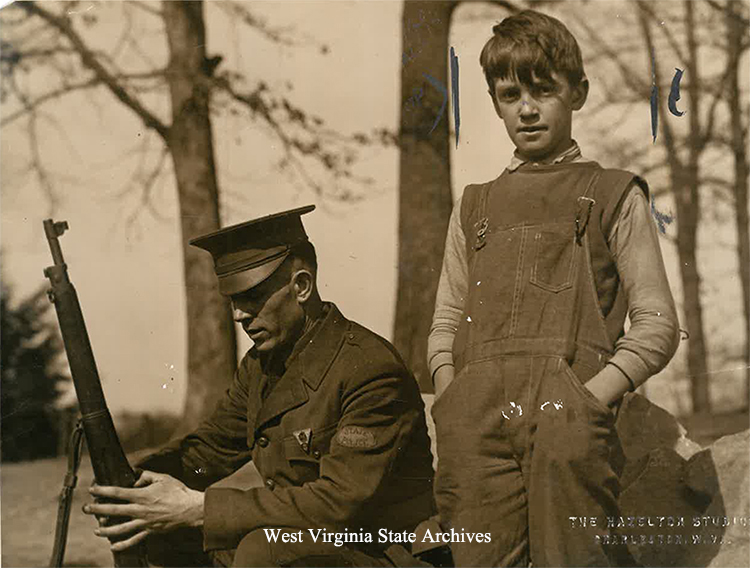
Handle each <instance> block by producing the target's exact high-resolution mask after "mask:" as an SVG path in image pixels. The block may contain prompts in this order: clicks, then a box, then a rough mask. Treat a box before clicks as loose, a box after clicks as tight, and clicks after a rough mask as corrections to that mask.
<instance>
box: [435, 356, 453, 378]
mask: <svg viewBox="0 0 750 568" xmlns="http://www.w3.org/2000/svg"><path fill="white" fill-rule="evenodd" d="M445 365H450V366H451V367H452V366H453V355H452V354H451V353H445V352H442V353H436V354H435V355H434V356H433V357H432V359H430V377H432V378H433V380H434V378H435V373H437V370H438V369H439V368H440V367H444V366H445Z"/></svg>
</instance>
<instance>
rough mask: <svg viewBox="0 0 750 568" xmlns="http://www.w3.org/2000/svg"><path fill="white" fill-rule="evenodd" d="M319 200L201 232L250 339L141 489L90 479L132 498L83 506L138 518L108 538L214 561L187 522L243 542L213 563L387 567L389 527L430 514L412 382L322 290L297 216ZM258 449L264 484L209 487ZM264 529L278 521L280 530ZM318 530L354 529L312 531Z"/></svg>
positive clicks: (181, 559) (107, 532) (230, 545)
mask: <svg viewBox="0 0 750 568" xmlns="http://www.w3.org/2000/svg"><path fill="white" fill-rule="evenodd" d="M313 209H314V206H308V207H302V208H299V209H295V210H292V211H287V212H284V213H279V214H276V215H271V216H268V217H264V218H261V219H257V220H253V221H249V222H247V223H242V224H240V225H235V226H232V227H228V228H226V229H223V230H220V231H218V232H215V233H212V234H209V235H206V236H203V237H200V238H197V239H194V240H193V241H191V244H193V245H195V246H198V247H200V248H203V249H205V250H207V251H209V252H210V253H211V254H212V255H213V259H214V263H215V269H216V274H217V276H218V279H219V289H220V291H221V293H222V294H224V295H227V296H229V297H230V298H231V300H232V305H233V309H234V319H235V321H237V322H239V323H240V324H241V325H242V327H243V329H244V330H245V332H246V333H247V334H248V336H249V337H250V338H251V339H252V340H253V342H254V343H255V345H254V346H253V348H252V349H250V350H249V351H248V352H247V354H246V355H245V357H244V358H243V359H242V362H241V363H240V366H239V369H238V371H237V373H236V375H235V378H234V381H233V383H232V385H231V387H230V388H229V389H228V390H227V392H226V394H225V396H224V398H223V399H222V400H221V401H220V403H219V404H218V406H217V408H216V410H215V411H214V413H213V414H212V415H211V417H210V418H208V419H207V420H206V421H205V422H203V424H202V425H201V426H200V427H199V428H198V429H197V430H196V431H195V432H194V433H192V434H190V435H189V436H187V437H186V438H184V439H182V440H180V441H178V442H175V443H172V444H171V445H169V446H168V447H167V448H165V449H164V450H162V451H160V452H158V453H156V454H155V455H153V456H151V457H149V458H147V459H146V460H145V461H144V462H143V463H142V464H140V467H142V468H143V469H144V470H146V471H143V473H142V474H141V476H140V479H139V481H138V482H137V484H136V487H135V488H133V489H122V488H114V487H99V486H94V487H93V488H92V493H93V495H94V496H96V497H109V498H116V499H120V500H122V501H123V502H124V503H123V504H102V503H95V504H88V505H86V506H85V508H84V510H85V511H86V512H87V513H89V514H94V515H97V516H100V517H101V516H116V515H123V516H128V517H130V518H131V519H132V520H129V521H127V522H123V523H121V524H117V525H114V526H109V527H103V526H102V527H100V528H98V529H97V530H96V531H95V532H96V534H98V535H100V536H103V537H115V538H116V539H118V538H119V539H122V540H120V541H119V542H116V543H115V544H113V545H112V548H113V549H115V550H120V549H124V548H127V547H129V546H132V545H134V544H135V543H137V542H140V541H141V540H143V539H145V538H147V537H148V543H149V552H150V553H151V552H152V551H154V550H157V549H158V548H159V544H161V548H162V550H163V549H164V548H165V546H166V548H170V547H172V546H179V547H182V548H184V550H183V554H182V555H174V554H173V555H172V562H174V563H176V564H180V565H186V564H195V563H198V564H200V563H207V562H210V561H211V560H209V559H208V558H207V557H205V556H202V555H201V550H200V547H198V550H195V549H193V550H190V547H189V535H190V534H191V531H192V533H198V531H200V533H198V534H201V533H202V540H203V543H202V544H203V549H205V550H206V551H216V550H232V551H233V555H232V553H230V554H226V553H221V554H214V555H213V556H212V559H213V561H214V562H216V563H221V562H225V563H227V560H231V559H232V556H233V561H232V562H233V564H232V565H234V566H271V565H297V566H301V565H306V564H310V565H312V564H314V565H316V566H343V565H347V566H350V565H360V566H363V565H370V566H378V565H385V566H388V565H392V563H393V559H392V558H391V556H392V554H388V553H387V551H386V548H387V547H388V543H385V544H381V543H378V542H377V541H378V538H377V535H378V533H379V531H380V530H381V529H387V530H390V531H405V530H406V531H411V530H413V529H414V528H415V527H416V525H417V524H418V523H419V522H420V521H422V520H424V519H426V518H428V517H430V516H431V515H432V513H433V498H432V478H433V470H432V455H431V453H430V442H429V438H428V435H427V427H426V423H425V416H424V407H423V403H422V399H421V397H420V393H419V390H418V388H417V384H416V381H415V380H414V378H413V377H412V376H411V374H410V373H409V371H408V370H407V369H406V367H405V366H404V363H403V361H402V360H401V358H400V357H399V355H398V353H397V352H396V351H395V349H394V348H393V346H391V345H390V344H389V343H388V342H387V341H386V340H385V339H383V338H381V337H379V336H377V335H375V334H374V333H373V332H371V331H369V330H367V329H365V328H364V327H362V326H361V325H358V324H356V323H354V322H352V321H349V320H347V319H346V318H345V317H344V316H343V315H342V314H341V312H340V311H339V310H338V308H337V307H336V306H335V305H334V304H332V303H328V302H323V301H322V300H321V299H320V296H319V294H318V288H317V284H316V273H317V261H316V256H315V249H314V247H313V245H312V243H310V242H309V241H308V239H307V235H306V234H305V230H304V228H303V225H302V221H301V219H300V216H301V215H303V214H305V213H308V212H310V211H312V210H313ZM250 460H252V462H253V463H254V464H255V467H256V468H257V470H258V472H259V473H260V475H261V476H262V479H263V485H262V486H260V487H252V488H246V489H237V488H227V487H209V486H210V485H212V484H213V483H214V482H216V481H217V480H220V479H222V478H225V477H226V476H228V475H230V474H231V473H232V472H234V471H236V470H237V469H238V468H240V467H241V466H243V465H244V464H246V463H247V462H248V461H250ZM157 472H160V473H157ZM270 528H273V529H278V528H280V529H282V530H281V533H276V534H278V536H277V538H276V539H274V538H273V536H272V533H271V532H270V531H269V530H266V531H264V529H270ZM308 529H313V532H316V531H317V530H318V529H321V530H320V531H318V535H321V534H323V533H329V534H330V533H332V532H339V533H344V534H348V535H350V536H349V538H348V541H352V540H353V541H355V542H347V543H346V544H344V545H343V546H337V545H336V544H335V543H334V542H327V543H326V542H321V540H322V539H321V538H318V541H317V542H313V539H312V535H311V534H310V532H309V531H308ZM300 531H301V532H300ZM368 533H369V534H370V535H372V536H373V537H374V538H373V539H371V540H373V542H372V543H370V542H366V541H365V540H366V539H365V537H364V535H366V534H368ZM284 534H287V537H284ZM352 534H354V535H357V536H354V537H352V536H351V535H352ZM293 535H294V536H293ZM299 535H301V537H300V536H299ZM170 536H171V537H172V538H171V540H170ZM162 537H166V538H162ZM358 537H359V538H358ZM285 540H286V541H288V542H284V541H285ZM357 540H361V541H365V542H356V541H357ZM165 542H166V543H168V544H166V545H165V544H164V543H165ZM233 549H236V550H233ZM170 552H177V551H176V550H173V551H170ZM186 555H187V556H186ZM191 560H192V561H191ZM161 561H162V562H165V560H164V559H163V558H162V560H161Z"/></svg>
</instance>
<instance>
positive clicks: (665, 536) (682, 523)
mask: <svg viewBox="0 0 750 568" xmlns="http://www.w3.org/2000/svg"><path fill="white" fill-rule="evenodd" d="M706 456H707V457H709V458H710V456H709V453H708V451H706ZM688 478H689V470H688V462H687V461H686V460H685V459H684V458H683V457H682V456H680V455H679V454H678V453H677V452H676V451H675V450H673V449H672V448H655V449H652V450H650V451H649V452H648V454H646V455H644V456H641V457H640V458H639V459H638V460H636V461H635V462H633V461H630V462H628V463H627V464H626V468H625V474H624V475H623V477H622V482H623V487H624V490H623V491H622V493H621V495H620V513H621V515H622V518H623V521H624V522H623V524H624V526H623V527H622V528H619V529H618V530H619V532H620V534H622V535H625V536H627V537H628V548H629V549H630V552H631V554H632V555H633V556H634V557H635V559H636V560H637V561H638V562H640V563H641V564H642V565H643V566H701V565H703V566H705V565H706V563H707V561H708V559H710V558H712V557H713V556H715V555H716V553H718V551H719V546H720V545H719V543H718V542H717V543H713V542H708V543H706V544H702V545H701V548H700V549H698V548H696V545H695V544H693V542H694V541H693V533H694V531H695V529H694V528H692V521H693V518H694V517H696V516H701V515H702V514H704V511H705V510H706V507H707V506H708V504H709V503H710V502H711V499H712V495H706V494H704V493H702V492H699V491H695V490H692V489H691V488H690V486H689V485H688V483H687V480H688ZM631 519H632V520H631ZM696 552H700V558H701V559H703V560H701V559H696Z"/></svg>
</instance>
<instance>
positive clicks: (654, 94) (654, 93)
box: [651, 50, 659, 144]
mask: <svg viewBox="0 0 750 568" xmlns="http://www.w3.org/2000/svg"><path fill="white" fill-rule="evenodd" d="M658 130H659V87H658V86H657V84H656V55H654V52H653V50H652V51H651V135H652V136H653V138H654V139H653V143H654V144H655V143H656V133H657V132H658Z"/></svg>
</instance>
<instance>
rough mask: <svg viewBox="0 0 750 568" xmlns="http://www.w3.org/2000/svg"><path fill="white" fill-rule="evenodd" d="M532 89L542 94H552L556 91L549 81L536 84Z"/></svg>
mask: <svg viewBox="0 0 750 568" xmlns="http://www.w3.org/2000/svg"><path fill="white" fill-rule="evenodd" d="M534 90H535V91H536V92H537V93H538V94H540V95H542V96H549V95H553V94H555V92H556V91H557V89H556V88H555V86H554V85H553V84H551V83H542V84H541V85H537V86H536V88H535V89H534Z"/></svg>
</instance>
